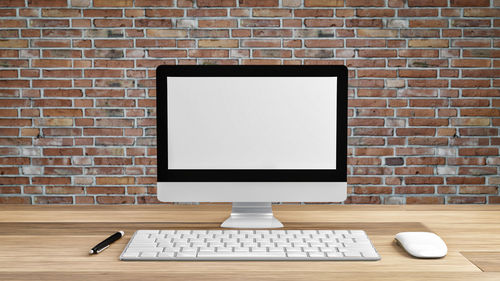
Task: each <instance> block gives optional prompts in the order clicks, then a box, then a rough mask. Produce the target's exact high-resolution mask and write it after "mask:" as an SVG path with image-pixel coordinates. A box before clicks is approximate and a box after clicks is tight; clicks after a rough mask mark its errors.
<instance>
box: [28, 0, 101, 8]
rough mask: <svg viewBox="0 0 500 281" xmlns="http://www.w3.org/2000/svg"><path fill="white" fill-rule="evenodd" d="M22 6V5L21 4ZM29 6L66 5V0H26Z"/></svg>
mask: <svg viewBox="0 0 500 281" xmlns="http://www.w3.org/2000/svg"><path fill="white" fill-rule="evenodd" d="M98 1H99V0H98ZM22 6H24V5H22ZM28 6H29V7H67V6H68V1H67V0H28Z"/></svg>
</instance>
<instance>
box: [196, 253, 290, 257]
mask: <svg viewBox="0 0 500 281" xmlns="http://www.w3.org/2000/svg"><path fill="white" fill-rule="evenodd" d="M198 257H201V258H203V257H215V258H227V257H231V258H280V257H281V258H285V257H286V254H285V253H283V252H248V253H246V252H245V253H244V252H222V253H220V252H214V253H206V252H203V253H199V254H198Z"/></svg>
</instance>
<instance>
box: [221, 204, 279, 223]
mask: <svg viewBox="0 0 500 281" xmlns="http://www.w3.org/2000/svg"><path fill="white" fill-rule="evenodd" d="M221 227H226V228H280V227H283V224H282V223H281V222H280V221H279V220H278V219H276V218H275V217H274V215H273V209H272V207H271V202H233V209H232V211H231V216H230V217H229V218H228V219H227V220H225V221H224V222H223V223H222V225H221Z"/></svg>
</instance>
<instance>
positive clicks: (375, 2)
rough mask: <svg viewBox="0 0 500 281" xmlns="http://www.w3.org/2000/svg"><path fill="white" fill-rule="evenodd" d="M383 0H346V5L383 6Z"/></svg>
mask: <svg viewBox="0 0 500 281" xmlns="http://www.w3.org/2000/svg"><path fill="white" fill-rule="evenodd" d="M384 2H385V1H384V0H371V1H365V0H346V6H347V7H383V6H384V5H385V3H384Z"/></svg>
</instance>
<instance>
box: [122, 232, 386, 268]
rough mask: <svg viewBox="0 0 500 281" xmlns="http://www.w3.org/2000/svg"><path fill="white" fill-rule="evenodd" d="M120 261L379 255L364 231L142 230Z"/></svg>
mask: <svg viewBox="0 0 500 281" xmlns="http://www.w3.org/2000/svg"><path fill="white" fill-rule="evenodd" d="M120 259H121V260H128V261H145V260H148V261H160V260H357V261H368V260H370V261H373V260H379V259H380V256H379V254H378V253H377V251H376V250H375V248H374V247H373V245H372V243H371V242H370V239H368V237H367V236H366V233H365V232H364V231H362V230H138V231H136V232H135V234H134V236H133V237H132V238H131V239H130V241H129V242H128V244H127V246H126V247H125V250H123V252H122V254H121V256H120Z"/></svg>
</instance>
